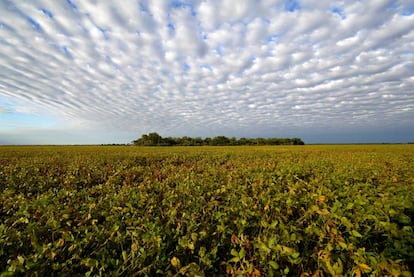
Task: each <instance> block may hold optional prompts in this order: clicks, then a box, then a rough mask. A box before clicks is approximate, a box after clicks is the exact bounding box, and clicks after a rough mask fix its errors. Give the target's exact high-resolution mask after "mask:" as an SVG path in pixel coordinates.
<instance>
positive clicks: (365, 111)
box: [0, 0, 414, 144]
mask: <svg viewBox="0 0 414 277" xmlns="http://www.w3.org/2000/svg"><path fill="white" fill-rule="evenodd" d="M413 49H414V1H411V0H407V1H387V0H378V1H325V0H318V1H311V0H296V1H292V0H291V1H288V0H278V1H271V0H262V1H258V0H257V1H256V0H255V1H253V0H239V1H218V0H217V1H213V0H211V1H208V0H207V1H196V0H189V1H161V0H159V1H149V0H147V1H145V0H142V1H138V0H135V1H132V0H131V1H130V0H125V1H79V0H66V1H63V0H59V1H46V0H44V1H40V0H32V1H11V0H3V1H0V144H15V143H16V144H20V143H29V144H32V143H34V144H37V143H39V144H43V143H56V144H61V143H112V142H113V143H127V142H129V141H131V140H133V139H135V138H137V137H139V136H140V135H141V134H143V133H147V132H152V131H156V132H158V133H160V134H161V135H162V136H183V135H188V136H216V135H226V136H237V137H242V136H247V137H259V136H264V137H266V136H272V137H292V136H296V137H301V138H302V139H303V140H304V141H305V142H308V143H310V142H321V143H322V142H407V141H414V55H413Z"/></svg>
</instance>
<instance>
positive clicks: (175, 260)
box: [171, 257, 181, 268]
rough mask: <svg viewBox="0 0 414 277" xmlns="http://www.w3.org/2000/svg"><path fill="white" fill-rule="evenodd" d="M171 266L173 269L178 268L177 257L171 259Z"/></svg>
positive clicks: (178, 261)
mask: <svg viewBox="0 0 414 277" xmlns="http://www.w3.org/2000/svg"><path fill="white" fill-rule="evenodd" d="M171 265H172V266H173V267H175V268H179V267H180V265H181V263H180V260H179V259H178V258H177V257H173V258H172V259H171Z"/></svg>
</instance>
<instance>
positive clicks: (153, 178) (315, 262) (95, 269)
mask: <svg viewBox="0 0 414 277" xmlns="http://www.w3.org/2000/svg"><path fill="white" fill-rule="evenodd" d="M413 187H414V145H336V146H335V145H332V146H260V147H259V146H258V147H252V146H250V147H236V146H235V147H210V146H205V147H134V146H48V147H43V146H37V147H23V146H22V147H0V189H1V193H0V272H1V273H0V274H1V276H9V275H10V276H15V275H28V276H36V275H37V276H45V275H46V276H51V275H52V276H53V275H70V276H73V275H91V276H95V275H108V276H117V275H121V276H154V275H159V276H173V275H188V276H196V275H199V276H204V275H205V276H226V275H227V276H235V275H240V276H334V275H335V276H341V275H348V276H370V275H371V276H385V275H389V276H411V273H412V272H413V270H414V268H413V266H412V265H413V264H414V233H413V220H414V188H413Z"/></svg>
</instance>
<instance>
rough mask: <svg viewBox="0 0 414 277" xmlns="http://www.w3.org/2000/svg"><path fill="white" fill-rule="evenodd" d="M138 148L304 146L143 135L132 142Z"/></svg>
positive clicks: (298, 142)
mask: <svg viewBox="0 0 414 277" xmlns="http://www.w3.org/2000/svg"><path fill="white" fill-rule="evenodd" d="M132 143H133V144H134V145H139V146H204V145H211V146H233V145H234V146H236V145H304V144H305V143H304V142H303V141H302V140H301V139H300V138H239V139H237V138H235V137H231V138H228V137H226V136H216V137H213V138H209V137H207V138H204V139H203V138H201V137H195V138H192V137H187V136H183V137H166V138H163V137H161V136H160V135H159V134H157V133H149V134H144V135H142V136H141V138H139V139H137V140H134V141H132Z"/></svg>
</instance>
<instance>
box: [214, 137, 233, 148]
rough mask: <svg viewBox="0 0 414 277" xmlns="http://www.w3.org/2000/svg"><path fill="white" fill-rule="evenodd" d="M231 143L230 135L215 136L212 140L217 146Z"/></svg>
mask: <svg viewBox="0 0 414 277" xmlns="http://www.w3.org/2000/svg"><path fill="white" fill-rule="evenodd" d="M229 144H230V140H229V138H228V137H225V136H217V137H214V138H213V139H212V140H211V142H210V145H217V146H225V145H229Z"/></svg>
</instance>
